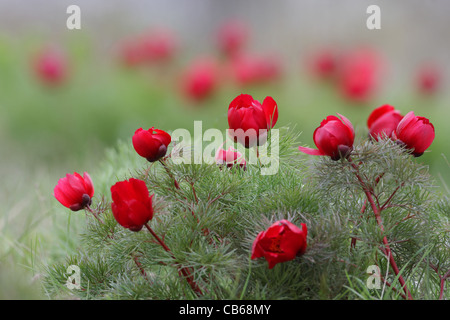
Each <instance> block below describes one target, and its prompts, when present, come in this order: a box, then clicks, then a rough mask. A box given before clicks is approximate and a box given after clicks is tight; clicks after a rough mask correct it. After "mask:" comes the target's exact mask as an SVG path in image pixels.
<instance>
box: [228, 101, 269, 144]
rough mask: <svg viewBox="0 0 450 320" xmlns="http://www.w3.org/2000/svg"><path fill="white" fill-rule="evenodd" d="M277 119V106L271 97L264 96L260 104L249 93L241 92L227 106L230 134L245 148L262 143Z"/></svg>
mask: <svg viewBox="0 0 450 320" xmlns="http://www.w3.org/2000/svg"><path fill="white" fill-rule="evenodd" d="M277 120H278V106H277V103H276V102H275V100H274V99H273V98H272V97H266V98H265V99H264V101H263V103H262V104H261V103H260V102H259V101H258V100H255V99H253V97H252V96H251V95H249V94H241V95H239V96H237V97H236V98H234V99H233V101H231V103H230V105H229V107H228V125H229V129H231V131H230V135H231V136H232V138H233V139H234V141H235V142H239V143H241V144H242V145H244V146H245V147H246V148H250V147H252V146H254V145H256V144H257V145H262V144H264V143H265V141H266V139H267V132H268V130H270V129H272V128H273V126H274V125H275V124H276V122H277Z"/></svg>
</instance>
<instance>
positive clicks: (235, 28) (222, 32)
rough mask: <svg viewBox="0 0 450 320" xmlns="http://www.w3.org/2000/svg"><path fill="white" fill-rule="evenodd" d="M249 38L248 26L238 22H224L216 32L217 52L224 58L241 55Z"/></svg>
mask: <svg viewBox="0 0 450 320" xmlns="http://www.w3.org/2000/svg"><path fill="white" fill-rule="evenodd" d="M248 38H249V28H248V26H247V25H246V24H245V23H244V22H243V21H240V20H234V19H233V20H229V21H226V22H224V23H223V24H222V25H221V26H220V27H219V30H218V33H217V42H218V46H219V51H220V52H221V53H222V54H223V55H224V56H226V57H233V56H236V55H237V54H239V53H241V52H242V50H243V49H244V47H245V46H246V44H247V42H248Z"/></svg>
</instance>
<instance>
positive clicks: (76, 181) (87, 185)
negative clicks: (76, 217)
mask: <svg viewBox="0 0 450 320" xmlns="http://www.w3.org/2000/svg"><path fill="white" fill-rule="evenodd" d="M53 195H54V197H55V198H56V199H57V200H58V201H59V202H60V203H61V204H62V205H63V206H65V207H67V208H69V209H70V210H72V211H79V210H81V209H84V208H86V207H87V206H88V205H90V204H91V202H92V197H93V196H94V186H93V184H92V180H91V177H90V176H89V174H88V173H87V172H85V173H83V176H81V175H80V174H79V173H77V172H74V173H73V174H69V173H68V174H66V176H65V177H64V178H61V179H59V181H58V184H57V185H56V186H55V188H54V189H53Z"/></svg>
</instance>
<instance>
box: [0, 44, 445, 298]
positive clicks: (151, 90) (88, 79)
mask: <svg viewBox="0 0 450 320" xmlns="http://www.w3.org/2000/svg"><path fill="white" fill-rule="evenodd" d="M31 43H33V42H31ZM68 49H69V54H70V59H71V61H72V65H71V77H70V79H69V82H68V83H66V84H65V85H64V86H61V87H58V88H47V87H45V86H43V85H42V84H41V83H39V82H38V81H37V80H36V78H35V77H34V76H33V74H31V73H30V64H29V63H30V61H29V59H30V55H31V54H32V52H33V50H34V48H33V46H32V45H30V44H27V45H24V44H23V43H20V42H19V43H17V42H14V41H12V40H11V39H5V38H1V37H0V70H1V72H0V143H1V166H0V174H1V176H0V178H1V181H2V183H1V185H0V203H2V205H1V206H0V288H1V289H0V299H40V298H44V299H45V298H46V296H45V293H44V292H42V291H41V288H40V285H39V273H40V271H41V270H42V269H41V267H42V266H43V265H45V264H47V263H50V262H51V261H52V259H53V258H54V257H59V256H60V255H61V254H64V253H65V252H68V251H72V250H76V246H77V238H76V237H77V232H78V231H79V229H78V228H79V226H81V225H82V224H83V223H84V214H82V213H71V212H70V211H69V210H68V209H66V208H64V207H62V206H61V205H59V203H57V201H56V200H55V199H54V197H53V196H52V190H53V187H54V185H55V184H56V182H57V180H58V179H59V178H60V177H62V176H64V175H65V174H66V173H68V172H69V173H72V172H74V171H77V172H84V171H89V172H95V170H97V169H98V168H99V167H100V165H99V162H101V161H103V159H104V157H105V150H106V148H108V147H114V146H115V145H116V142H117V140H118V139H122V140H124V141H125V142H128V143H130V142H131V136H132V134H133V133H134V130H136V129H137V128H139V127H144V128H149V127H151V126H155V127H157V128H160V129H164V130H168V131H170V130H174V129H176V128H186V129H188V130H190V131H191V132H192V131H193V123H194V120H202V121H203V128H204V129H206V128H219V129H223V130H225V129H226V128H227V119H226V115H227V108H228V104H229V102H230V101H231V100H232V99H233V98H234V97H235V96H237V95H238V94H240V93H249V94H252V95H253V96H254V97H255V98H257V99H259V100H261V101H262V100H263V99H264V97H266V96H272V97H274V99H275V100H276V101H277V103H278V106H279V112H280V116H279V122H278V125H279V126H284V125H295V126H296V130H300V131H302V132H303V133H302V135H301V140H302V142H303V144H304V145H309V146H313V140H312V134H313V131H314V129H315V128H316V127H317V126H318V125H319V123H320V121H321V120H322V119H324V118H325V117H326V116H327V115H329V114H335V113H337V112H338V113H341V114H343V115H345V116H346V117H348V118H349V119H350V120H351V121H352V122H353V124H354V125H355V127H356V130H357V134H359V135H366V134H367V133H366V127H365V121H366V119H367V116H368V114H369V113H370V111H371V110H372V109H373V108H375V107H377V106H379V105H381V104H384V103H389V104H392V105H394V106H396V108H397V109H400V110H401V111H402V113H404V114H405V113H406V112H408V111H410V110H414V111H415V113H416V114H417V115H422V116H425V117H428V118H429V119H430V120H431V121H432V122H433V124H434V125H435V128H436V140H435V141H434V143H433V145H432V147H431V148H430V150H431V151H432V152H428V153H426V154H425V155H424V156H422V157H421V158H418V159H417V161H422V162H425V163H427V164H429V165H430V169H431V172H432V174H433V175H434V176H435V177H436V179H437V181H438V183H440V184H444V183H446V184H447V185H450V183H448V182H449V181H450V170H449V167H448V164H447V162H446V159H445V157H444V156H443V155H446V156H448V140H447V139H448V138H447V137H449V136H450V126H448V125H447V121H448V119H449V115H450V108H449V107H448V103H449V98H448V96H444V95H439V96H437V97H434V98H423V97H422V98H421V97H419V96H418V95H417V94H416V93H415V92H414V89H413V88H411V87H408V85H406V86H405V85H404V86H403V87H402V86H401V85H398V84H390V83H389V82H387V83H385V86H387V87H389V88H390V90H387V91H386V92H384V93H382V94H380V95H379V96H377V97H376V98H375V99H374V100H373V101H371V102H370V103H368V104H366V105H355V104H352V103H349V102H347V101H345V100H343V99H342V98H341V97H340V96H339V95H338V94H337V93H336V91H335V90H334V89H333V88H332V86H330V85H327V84H321V83H313V82H310V81H308V79H307V78H306V77H305V76H304V75H302V74H301V68H300V66H299V65H294V66H292V67H291V68H289V70H290V73H289V75H288V76H287V77H286V78H284V79H283V80H282V81H280V82H278V83H276V84H273V85H262V86H255V87H247V88H239V87H235V86H233V85H228V86H226V87H224V88H221V89H220V90H219V92H218V93H217V94H216V95H215V96H214V97H212V98H211V99H209V100H207V101H205V102H203V103H200V104H194V103H191V102H187V101H186V100H185V99H184V98H183V97H182V96H181V95H180V92H179V87H178V82H177V81H178V74H179V71H180V70H181V68H182V67H183V61H182V59H180V61H177V62H175V65H173V66H171V68H170V69H169V70H166V71H164V70H152V69H148V70H144V71H142V70H140V71H136V70H126V69H124V68H122V67H120V66H119V65H118V64H117V61H115V60H114V55H113V54H111V56H107V57H104V56H100V57H99V56H98V55H96V54H94V53H91V51H90V45H89V43H84V42H81V43H76V44H71V45H69V46H68ZM297 70H298V72H297ZM396 85H397V87H398V88H403V89H396ZM94 185H95V181H94ZM444 191H445V190H444Z"/></svg>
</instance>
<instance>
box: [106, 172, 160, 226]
mask: <svg viewBox="0 0 450 320" xmlns="http://www.w3.org/2000/svg"><path fill="white" fill-rule="evenodd" d="M111 197H112V203H111V209H112V212H113V215H114V218H115V219H116V221H117V222H118V223H119V224H120V225H121V226H122V227H124V228H127V229H130V230H131V231H135V232H137V231H140V230H141V229H142V227H143V226H144V224H146V223H147V222H148V221H149V220H151V219H152V218H153V206H152V198H153V195H151V196H150V195H149V191H148V189H147V186H146V184H145V182H144V181H142V180H139V179H135V178H130V179H129V180H125V181H119V182H117V183H116V184H114V185H113V186H112V187H111Z"/></svg>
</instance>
